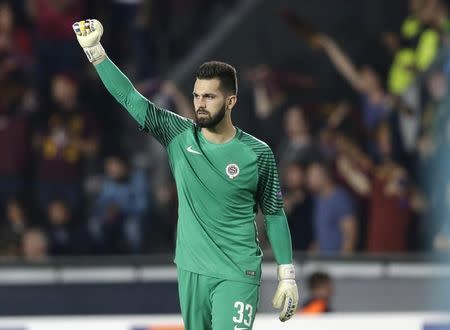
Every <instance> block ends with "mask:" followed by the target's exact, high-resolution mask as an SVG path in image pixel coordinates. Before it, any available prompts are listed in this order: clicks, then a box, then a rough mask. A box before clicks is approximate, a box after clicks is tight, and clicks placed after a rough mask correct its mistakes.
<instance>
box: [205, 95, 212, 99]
mask: <svg viewBox="0 0 450 330" xmlns="http://www.w3.org/2000/svg"><path fill="white" fill-rule="evenodd" d="M206 98H207V99H208V100H212V99H214V95H208V96H206Z"/></svg>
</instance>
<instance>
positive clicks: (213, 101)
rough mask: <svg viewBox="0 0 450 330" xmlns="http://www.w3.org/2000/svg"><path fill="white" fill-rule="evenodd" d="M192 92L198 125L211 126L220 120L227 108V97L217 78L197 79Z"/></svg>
mask: <svg viewBox="0 0 450 330" xmlns="http://www.w3.org/2000/svg"><path fill="white" fill-rule="evenodd" d="M192 94H193V97H194V108H195V121H196V122H197V125H198V126H200V127H205V128H212V127H215V126H216V125H217V124H218V123H220V122H221V121H222V119H223V118H224V116H225V112H226V110H227V106H226V102H227V97H226V96H225V94H224V93H223V92H222V90H221V89H220V80H219V79H197V80H196V81H195V84H194V92H193V93H192Z"/></svg>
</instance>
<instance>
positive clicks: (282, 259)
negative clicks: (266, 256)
mask: <svg viewBox="0 0 450 330" xmlns="http://www.w3.org/2000/svg"><path fill="white" fill-rule="evenodd" d="M265 224H266V231H267V237H268V238H269V242H270V246H272V250H273V254H274V256H275V260H276V261H277V263H278V264H279V265H283V264H291V263H292V242H291V239H290V237H291V233H290V232H289V226H288V223H287V221H286V215H285V214H284V210H283V209H280V210H279V211H278V212H277V214H272V215H268V216H266V218H265ZM287 238H289V239H287Z"/></svg>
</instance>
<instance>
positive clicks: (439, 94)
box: [0, 0, 450, 330]
mask: <svg viewBox="0 0 450 330" xmlns="http://www.w3.org/2000/svg"><path fill="white" fill-rule="evenodd" d="M448 5H449V3H448V2H447V1H443V0H441V1H439V0H423V1H421V0H416V1H414V0H411V1H386V0H383V1H382V0H379V1H378V0H377V1H373V0H365V1H356V0H349V1H332V0H316V1H310V0H303V1H265V0H244V1H231V0H228V1H225V0H188V1H179V0H171V1H159V0H154V1H151V0H148V1H146V0H142V1H139V0H129V1H120V0H116V1H112V0H110V1H82V0H78V1H77V0H28V1H26V0H14V1H0V90H1V92H0V95H1V97H0V155H1V162H0V207H1V210H0V215H1V216H0V316H2V317H0V329H2V330H3V329H11V327H12V328H14V329H22V328H23V329H40V328H43V329H51V326H52V325H53V326H55V327H59V326H60V325H61V324H62V323H61V322H67V320H71V321H72V322H73V323H72V322H69V323H65V324H74V326H78V327H83V328H86V329H88V328H89V327H93V326H94V324H95V322H106V323H104V324H103V323H99V324H102V325H99V326H100V327H102V328H105V327H106V326H108V328H113V329H115V328H117V329H119V328H120V329H147V328H151V329H153V330H155V329H158V328H157V326H158V324H159V325H164V324H166V323H167V322H168V324H177V323H179V317H178V318H177V316H172V315H177V314H178V313H179V307H178V297H177V289H176V278H175V270H174V267H173V265H172V253H173V249H174V233H175V228H176V207H175V205H176V191H175V187H174V183H173V180H172V177H171V175H170V173H169V169H168V166H167V163H166V158H165V155H164V151H163V150H162V148H161V147H160V146H159V145H158V144H157V143H156V142H155V141H154V140H153V139H152V138H151V137H149V136H146V135H144V134H143V133H142V132H140V131H139V130H138V129H137V125H136V124H135V123H134V122H133V121H132V120H131V119H130V118H129V117H128V114H127V113H126V112H125V111H123V110H122V109H120V108H119V106H118V105H117V104H116V103H114V101H113V99H112V97H110V96H109V95H108V94H107V92H106V91H105V89H104V88H103V86H102V85H101V83H100V81H99V79H98V78H97V76H96V75H95V72H94V70H93V69H92V67H91V66H90V65H89V63H88V62H87V60H86V59H85V56H84V54H83V53H82V50H81V49H79V47H78V45H77V44H76V40H75V38H74V36H73V31H72V28H71V25H72V23H73V22H74V21H77V20H79V19H81V18H97V19H99V20H100V21H102V23H103V24H104V26H105V31H106V32H105V35H104V41H103V39H102V44H103V45H104V47H105V49H107V52H108V54H109V55H110V57H111V58H112V59H113V61H114V62H115V63H117V64H118V65H119V67H120V68H122V69H123V71H124V72H125V73H126V74H127V75H128V76H129V77H130V79H131V80H132V81H133V82H134V83H135V85H136V86H137V88H138V89H139V90H140V91H141V92H142V93H143V94H144V95H146V96H147V97H148V98H149V99H151V100H153V101H154V102H155V103H156V104H158V105H160V106H162V107H166V108H168V109H171V110H173V111H175V112H177V113H180V114H182V115H185V116H188V117H192V107H191V101H190V94H191V92H192V83H193V73H194V72H195V69H196V68H197V66H198V65H199V64H200V63H202V62H203V61H206V60H210V59H217V60H223V61H227V62H230V63H232V64H233V65H234V66H236V68H237V70H238V74H239V101H238V106H237V108H236V109H235V111H234V112H233V119H234V121H235V123H236V125H237V126H239V127H240V128H242V129H243V130H246V131H248V132H249V133H251V134H253V135H255V136H256V137H258V138H260V139H262V140H264V141H267V142H268V144H269V145H270V146H271V147H272V149H273V150H274V152H275V155H276V157H277V159H278V162H279V170H280V177H281V180H282V184H283V193H284V196H285V202H286V209H287V214H288V220H289V225H290V229H291V234H292V237H293V243H294V248H295V254H294V256H295V261H296V263H297V264H298V266H297V269H298V272H299V284H300V288H301V295H302V298H303V299H307V298H308V296H309V293H308V290H307V278H308V276H310V275H311V274H312V273H314V272H315V271H323V272H326V273H328V274H329V275H330V276H331V278H332V281H333V285H334V288H335V289H334V294H333V296H332V298H331V306H332V308H333V312H332V313H330V315H327V316H320V317H317V318H314V322H313V321H312V320H311V321H309V316H304V315H301V314H299V315H297V317H296V320H297V321H295V322H300V323H298V324H297V323H295V322H293V323H291V325H289V324H286V325H283V326H281V325H278V324H277V325H275V326H274V327H277V328H278V327H280V328H286V329H289V328H294V327H297V325H298V327H301V328H303V329H315V327H320V328H321V329H327V327H330V325H329V324H332V325H333V328H334V329H337V328H339V329H350V328H351V327H352V326H358V327H361V326H364V327H368V326H369V325H368V324H370V326H373V327H378V328H381V327H383V328H386V329H447V328H448V323H449V322H448V320H447V327H445V326H444V325H443V326H441V328H437V327H433V325H427V324H428V323H429V322H433V321H435V320H436V322H438V323H445V322H446V321H440V320H439V315H435V314H428V313H435V312H440V313H445V312H448V311H449V310H450V301H449V298H448V297H450V265H449V258H448V253H449V251H450V220H449V217H448V206H449V205H448V204H449V202H450V190H449V186H448V184H449V182H450V181H449V179H450V177H449V175H448V173H447V172H448V170H447V168H448V159H447V155H448V151H449V148H448V146H449V136H450V134H449V129H450V126H449V118H448V115H447V113H448V109H447V108H448V105H449V104H450V94H449V91H448V79H449V74H450V65H449V64H450V61H449V60H450V57H449V51H448V49H449V48H448V46H449V40H450V39H449V38H448V32H449V24H450V21H449V18H448ZM318 34H320V35H321V36H323V35H326V36H328V38H327V40H328V45H329V44H330V42H331V44H334V45H338V46H339V47H340V48H341V49H342V50H343V53H344V54H345V56H346V57H347V60H345V61H347V62H346V63H347V64H348V63H353V65H354V67H355V68H356V69H355V70H352V69H350V70H344V71H343V72H341V71H342V70H341V71H340V68H341V69H342V66H341V67H340V66H339V65H340V64H339V63H341V64H342V63H343V62H342V60H337V61H336V57H334V60H333V55H332V54H331V53H330V51H329V49H330V48H326V47H324V46H323V44H321V43H320V41H318V40H319V39H318V38H317V35H318ZM320 40H323V39H320ZM330 40H331V41H330ZM345 56H344V57H345ZM345 61H344V62H345ZM350 67H352V65H351V64H350ZM347 68H348V65H347ZM349 72H350V73H349ZM355 77H356V78H355ZM348 78H350V79H348ZM355 81H357V83H355ZM361 82H363V86H364V87H363V88H361V85H360V84H361ZM316 161H321V162H326V164H327V166H328V168H330V173H331V174H332V177H333V180H334V182H335V184H336V186H338V187H342V189H343V190H344V191H345V192H346V195H347V197H348V201H349V202H348V205H347V211H348V212H350V213H351V215H353V216H354V218H355V219H356V223H357V228H358V230H357V233H358V235H357V237H358V239H357V244H355V247H354V249H353V251H351V252H346V253H341V252H340V251H338V250H336V251H332V252H328V253H323V252H321V251H320V250H317V249H316V248H314V244H312V243H313V242H314V241H315V240H316V239H317V237H316V235H315V228H316V227H315V221H317V218H316V216H315V213H314V209H313V201H314V200H315V199H318V198H319V197H320V196H318V195H317V194H315V193H314V192H313V191H311V190H310V189H309V187H308V182H307V179H306V177H307V172H308V167H309V166H310V164H311V163H313V162H316ZM124 169H125V170H124ZM124 172H126V173H127V174H126V175H124V174H123V173H124ZM326 211H327V212H329V213H331V214H334V213H337V212H338V210H333V209H328V210H326ZM337 220H339V219H337ZM258 225H259V227H260V230H259V232H260V235H261V243H262V246H263V248H264V250H265V261H266V262H265V265H264V269H265V271H264V275H263V281H262V287H261V292H262V299H261V306H260V310H261V312H262V313H264V316H261V320H264V322H262V321H260V322H261V323H256V325H255V329H263V328H265V327H268V326H269V325H270V324H272V323H270V322H272V321H273V320H276V314H274V311H273V309H272V308H271V306H270V299H271V296H272V294H273V292H274V288H275V285H276V278H275V264H274V263H273V262H274V260H273V258H272V256H271V251H270V247H269V246H268V244H267V240H266V239H265V237H264V228H263V225H262V223H261V219H259V218H258ZM356 312H358V314H356V316H355V314H354V313H356ZM392 312H395V314H392ZM386 313H389V314H386ZM424 313H427V314H424ZM135 314H139V315H143V316H141V318H134V319H133V318H132V317H131V316H130V315H135ZM44 315H45V316H47V317H50V318H38V319H36V318H32V319H29V318H22V317H25V316H27V317H33V316H44ZM57 315H58V316H61V315H64V316H65V317H67V318H66V319H65V318H60V319H58V318H54V316H57ZM75 315H91V316H92V315H110V317H109V318H108V317H104V318H99V317H90V318H87V317H86V318H83V317H80V318H78V319H75V318H73V317H74V316H75ZM113 315H115V316H114V317H116V318H114V317H113ZM117 315H127V316H120V317H118V318H117ZM154 315H170V316H168V319H166V318H164V316H157V319H154V318H153V317H154ZM333 315H335V316H333ZM336 315H337V316H336ZM158 317H160V318H161V319H158ZM333 317H336V318H333ZM342 317H343V319H342ZM341 319H342V320H343V321H339V322H342V323H336V322H338V321H337V320H341ZM46 322H47V323H46ZM77 322H85V323H81V324H77ZM88 322H89V323H88ZM108 322H109V323H108ZM155 322H156V323H155ZM302 322H303V323H302ZM308 322H309V323H308ZM327 322H328V323H327ZM376 322H381V323H379V324H377V323H376ZM327 324H328V325H327ZM427 326H428V328H427Z"/></svg>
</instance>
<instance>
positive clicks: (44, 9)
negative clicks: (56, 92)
mask: <svg viewBox="0 0 450 330" xmlns="http://www.w3.org/2000/svg"><path fill="white" fill-rule="evenodd" d="M84 2H85V1H84V0H30V1H28V2H27V9H28V15H29V16H30V17H31V19H32V20H33V23H34V29H33V31H34V35H33V46H34V49H35V55H36V71H37V72H36V73H37V75H36V78H37V83H38V88H39V92H40V93H39V94H40V96H41V101H42V102H44V105H45V106H47V105H48V104H47V100H49V99H50V88H49V86H50V81H51V78H52V77H53V76H54V75H55V74H57V73H58V72H67V71H70V70H73V68H79V67H81V66H82V65H81V64H82V62H81V61H80V58H79V49H77V48H76V42H75V40H73V35H72V34H73V30H72V24H73V22H75V21H76V20H77V19H79V18H80V17H82V16H83V10H84V5H85V4H84ZM55 26H57V27H58V28H55ZM56 49H57V50H58V51H55V50H56Z"/></svg>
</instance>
